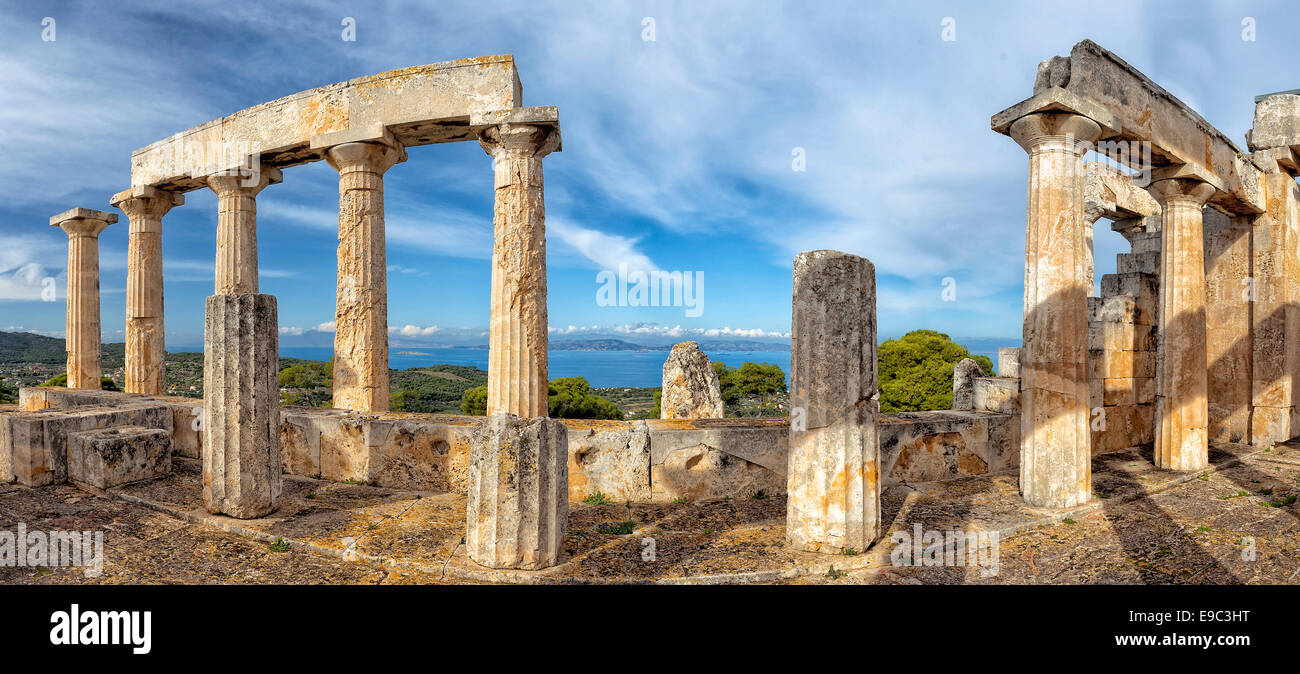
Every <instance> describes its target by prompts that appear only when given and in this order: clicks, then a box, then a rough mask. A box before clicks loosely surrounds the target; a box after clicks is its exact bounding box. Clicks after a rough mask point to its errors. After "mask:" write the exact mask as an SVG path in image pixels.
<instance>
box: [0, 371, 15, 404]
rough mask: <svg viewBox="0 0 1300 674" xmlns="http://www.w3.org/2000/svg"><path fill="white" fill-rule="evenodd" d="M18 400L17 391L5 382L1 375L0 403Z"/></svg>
mask: <svg viewBox="0 0 1300 674" xmlns="http://www.w3.org/2000/svg"><path fill="white" fill-rule="evenodd" d="M16 402H18V396H17V392H16V391H14V390H13V389H12V388H9V385H8V384H6V383H5V378H4V376H3V375H0V405H4V404H8V403H16Z"/></svg>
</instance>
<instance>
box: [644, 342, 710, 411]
mask: <svg viewBox="0 0 1300 674" xmlns="http://www.w3.org/2000/svg"><path fill="white" fill-rule="evenodd" d="M661 390H662V393H661V394H660V403H659V409H660V413H659V418H660V419H721V418H722V417H725V416H726V410H725V409H724V407H723V404H722V389H721V387H720V385H719V384H718V373H717V372H715V371H714V370H713V364H712V363H710V362H709V357H708V356H706V355H704V352H703V351H700V345H699V344H697V343H695V342H682V343H680V344H675V345H673V349H672V351H670V352H669V353H668V359H667V360H665V361H664V370H663V388H662V389H661Z"/></svg>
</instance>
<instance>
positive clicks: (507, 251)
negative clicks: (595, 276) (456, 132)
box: [479, 123, 559, 417]
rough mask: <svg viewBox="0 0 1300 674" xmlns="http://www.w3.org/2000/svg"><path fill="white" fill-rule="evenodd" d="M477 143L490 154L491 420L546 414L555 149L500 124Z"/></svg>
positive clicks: (543, 133)
mask: <svg viewBox="0 0 1300 674" xmlns="http://www.w3.org/2000/svg"><path fill="white" fill-rule="evenodd" d="M479 144H480V145H482V146H483V149H484V150H485V151H486V152H487V153H488V154H490V155H492V167H493V170H494V174H495V176H496V177H495V185H496V205H495V207H494V208H493V213H492V226H493V232H494V234H493V236H494V238H493V245H492V309H491V311H492V317H491V323H490V327H489V329H488V349H489V351H488V384H487V389H488V397H487V412H488V414H489V415H491V414H496V413H499V412H505V413H509V414H514V415H516V416H520V417H537V416H545V415H546V411H547V406H546V395H547V388H548V383H549V380H548V378H547V361H546V346H547V333H546V329H547V325H546V204H545V201H544V199H543V183H542V157H545V156H546V155H547V154H550V153H551V152H552V151H554V150H555V149H557V147H558V144H559V132H558V130H556V129H553V128H549V127H546V126H535V125H531V124H513V123H512V124H500V125H498V126H493V127H489V128H487V129H485V130H484V131H483V132H481V133H480V135H479Z"/></svg>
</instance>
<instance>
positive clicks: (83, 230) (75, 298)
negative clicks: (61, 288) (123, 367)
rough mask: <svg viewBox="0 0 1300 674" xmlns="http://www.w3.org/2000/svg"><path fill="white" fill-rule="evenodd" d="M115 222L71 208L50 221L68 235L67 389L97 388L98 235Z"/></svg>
mask: <svg viewBox="0 0 1300 674" xmlns="http://www.w3.org/2000/svg"><path fill="white" fill-rule="evenodd" d="M115 222H117V216H116V215H114V214H112V213H105V212H103V211H96V210H91V209H89V208H74V209H72V210H70V211H65V212H63V213H60V214H58V215H56V216H54V217H52V218H50V226H52V227H58V228H59V229H62V230H63V231H64V232H65V233H66V234H67V235H68V319H67V324H66V332H65V343H66V344H67V351H68V387H69V388H89V389H98V388H99V387H100V384H99V380H100V376H101V370H100V361H99V350H100V346H99V337H100V335H99V233H100V232H102V231H104V229H105V228H107V227H108V226H109V225H111V224H113V223H115Z"/></svg>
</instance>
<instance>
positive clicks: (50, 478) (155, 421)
mask: <svg viewBox="0 0 1300 674" xmlns="http://www.w3.org/2000/svg"><path fill="white" fill-rule="evenodd" d="M119 426H139V427H144V428H156V429H162V430H165V431H167V433H168V434H170V433H171V427H172V415H171V411H170V410H169V409H168V408H167V407H165V406H163V405H148V404H145V403H135V404H124V405H121V406H118V407H113V408H102V407H80V408H74V409H69V410H57V409H45V410H40V411H36V412H11V413H5V414H0V480H4V481H16V482H19V483H21V484H24V485H27V486H29V487H40V486H45V485H50V484H59V483H62V482H66V481H67V479H68V435H69V434H71V433H76V432H79V431H89V430H95V429H100V428H109V427H119ZM6 465H7V466H8V467H7V468H5V466H6ZM6 476H10V477H8V479H7V480H6V479H5V478H6Z"/></svg>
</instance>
